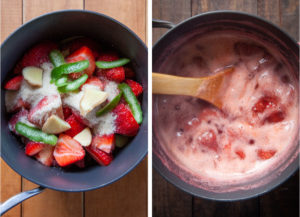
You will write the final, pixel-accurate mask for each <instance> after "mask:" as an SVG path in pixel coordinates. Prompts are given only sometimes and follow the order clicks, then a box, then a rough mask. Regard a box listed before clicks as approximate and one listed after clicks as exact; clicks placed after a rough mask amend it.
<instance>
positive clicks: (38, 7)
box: [23, 0, 83, 22]
mask: <svg viewBox="0 0 300 217" xmlns="http://www.w3.org/2000/svg"><path fill="white" fill-rule="evenodd" d="M23 8H24V12H23V21H24V22H27V21H29V20H31V19H32V18H34V17H36V16H40V15H42V14H45V13H48V12H51V11H56V10H63V9H83V0H71V1H70V0H52V1H44V0H23Z"/></svg>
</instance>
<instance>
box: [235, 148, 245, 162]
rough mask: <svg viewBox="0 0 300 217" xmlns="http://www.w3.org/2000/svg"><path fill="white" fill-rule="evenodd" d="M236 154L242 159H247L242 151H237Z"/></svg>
mask: <svg viewBox="0 0 300 217" xmlns="http://www.w3.org/2000/svg"><path fill="white" fill-rule="evenodd" d="M235 153H236V154H237V155H238V156H239V158H240V159H242V160H243V159H245V157H246V155H245V153H244V152H243V151H242V150H236V151H235Z"/></svg>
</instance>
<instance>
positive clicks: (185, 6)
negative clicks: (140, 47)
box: [152, 0, 191, 43]
mask: <svg viewBox="0 0 300 217" xmlns="http://www.w3.org/2000/svg"><path fill="white" fill-rule="evenodd" d="M152 14H153V18H154V19H161V20H166V21H170V22H173V23H175V24H176V23H179V22H181V21H183V20H185V19H187V18H189V17H190V16H191V2H190V1H182V0H153V6H152ZM167 31H168V30H167V29H156V28H155V29H153V34H152V35H153V40H152V41H153V43H155V42H156V41H157V40H158V39H159V38H160V37H161V36H162V35H163V34H164V33H165V32H167Z"/></svg>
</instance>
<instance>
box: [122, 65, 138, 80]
mask: <svg viewBox="0 0 300 217" xmlns="http://www.w3.org/2000/svg"><path fill="white" fill-rule="evenodd" d="M124 71H125V77H126V78H131V79H132V78H134V77H135V73H134V71H133V70H132V69H131V68H129V67H127V66H124Z"/></svg>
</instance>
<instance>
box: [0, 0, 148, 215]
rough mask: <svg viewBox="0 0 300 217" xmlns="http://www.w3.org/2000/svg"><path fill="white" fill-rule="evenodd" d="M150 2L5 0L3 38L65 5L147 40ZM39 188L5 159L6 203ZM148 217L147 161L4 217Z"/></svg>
mask: <svg viewBox="0 0 300 217" xmlns="http://www.w3.org/2000/svg"><path fill="white" fill-rule="evenodd" d="M146 4H147V1H146V0H126V1H119V0H47V1H45V0H1V42H2V41H3V40H4V39H5V38H6V37H7V36H8V35H9V34H10V33H11V32H12V31H14V30H15V29H16V28H17V27H18V26H20V25H21V24H22V23H25V22H27V21H28V20H30V19H32V18H34V17H36V16H39V15H41V14H44V13H47V12H50V11H54V10H60V9H86V10H92V11H97V12H101V13H104V14H106V15H109V16H111V17H113V18H115V19H117V20H119V21H120V22H122V23H124V24H125V25H127V26H128V27H129V28H130V29H132V30H133V31H134V32H135V33H136V34H137V35H138V36H139V37H140V38H141V39H142V40H143V41H144V42H146ZM34 187H36V185H35V184H33V183H31V182H29V181H27V180H25V179H24V178H21V177H20V176H19V175H18V174H16V173H15V172H14V171H13V170H12V169H10V168H9V167H8V166H7V165H6V163H4V161H3V160H1V202H3V201H5V200H6V199H8V198H9V197H11V196H13V195H15V194H17V193H19V192H20V191H25V190H29V189H32V188H34ZM21 216H22V217H41V216H42V217H69V216H72V217H95V216H105V217H116V216H122V217H127V216H128V217H129V216H130V217H134V216H138V217H145V216H147V159H144V160H143V161H142V163H141V164H139V166H138V167H137V168H135V169H134V170H133V171H132V172H131V173H129V174H128V175H127V176H125V177H124V178H122V179H121V180H119V181H118V182H116V183H114V184H112V185H110V186H107V187H105V188H101V189H98V190H95V191H89V192H85V193H65V192H58V191H53V190H46V191H45V192H43V193H42V194H40V195H38V196H36V197H34V198H31V199H29V200H27V201H25V202H23V203H22V205H19V206H17V207H15V208H13V209H11V210H10V211H8V212H7V213H6V214H5V215H4V217H21Z"/></svg>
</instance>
